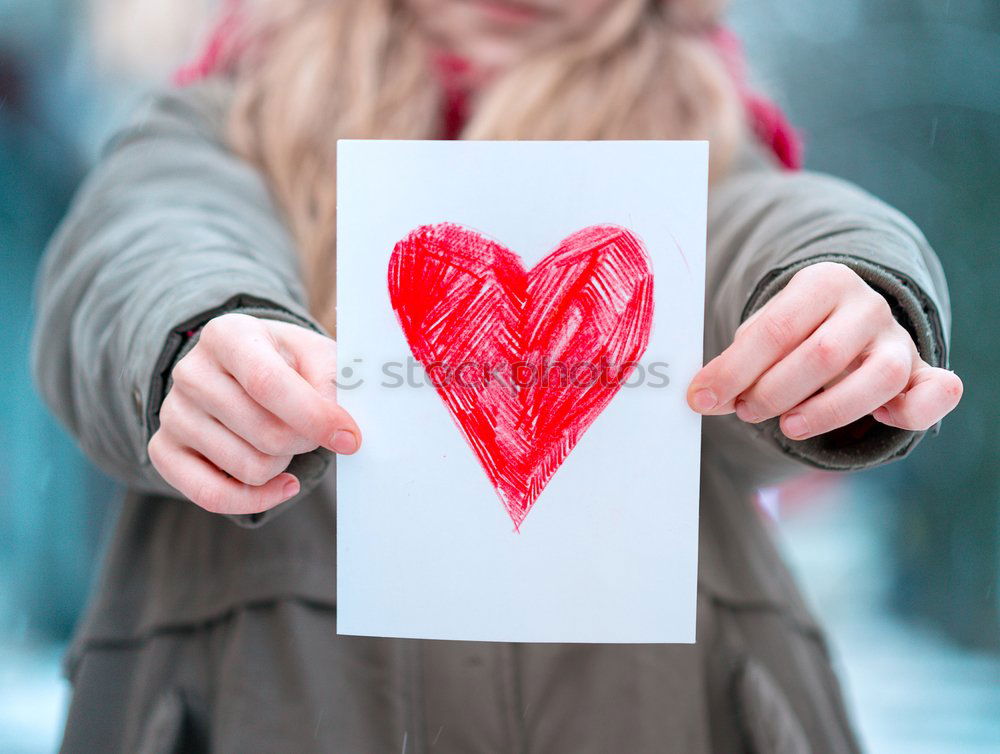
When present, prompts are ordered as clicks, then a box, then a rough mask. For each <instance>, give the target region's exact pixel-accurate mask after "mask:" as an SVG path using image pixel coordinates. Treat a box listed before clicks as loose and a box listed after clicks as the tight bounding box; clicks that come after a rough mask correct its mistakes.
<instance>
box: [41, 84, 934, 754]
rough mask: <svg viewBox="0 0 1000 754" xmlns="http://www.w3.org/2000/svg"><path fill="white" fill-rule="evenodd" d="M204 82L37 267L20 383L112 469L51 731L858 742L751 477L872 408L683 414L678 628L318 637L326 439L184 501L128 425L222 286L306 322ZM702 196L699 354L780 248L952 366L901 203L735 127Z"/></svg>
mask: <svg viewBox="0 0 1000 754" xmlns="http://www.w3.org/2000/svg"><path fill="white" fill-rule="evenodd" d="M227 97H228V90H227V88H226V84H225V83H222V82H209V83H205V84H200V85H197V86H195V87H191V88H188V89H185V90H182V91H176V92H169V93H164V94H161V95H158V96H156V97H153V98H152V99H151V100H150V101H149V102H148V103H147V104H146V105H145V107H143V108H142V109H141V110H140V112H138V113H137V114H136V116H135V117H134V118H133V119H132V121H131V123H130V124H129V125H127V126H126V127H125V128H124V129H123V130H122V131H120V133H118V134H117V136H116V137H115V138H114V139H113V141H112V142H111V143H110V145H109V146H108V149H107V151H106V154H105V155H104V156H103V158H102V160H101V161H100V164H99V165H98V166H97V168H96V169H95V170H94V171H93V173H92V175H91V176H90V178H89V179H88V181H87V182H86V184H85V185H84V186H83V188H82V189H81V190H80V192H79V195H78V197H77V199H76V202H75V204H74V206H73V208H72V210H71V212H70V213H69V216H68V217H67V218H66V220H65V222H64V223H63V224H62V226H61V228H60V229H59V231H58V233H57V235H56V236H55V238H54V239H53V241H52V243H51V246H50V248H49V249H48V252H47V255H46V258H45V261H44V266H43V269H42V272H41V277H40V280H39V286H38V290H37V329H36V332H35V336H34V343H33V369H34V374H35V378H36V381H37V383H38V385H39V387H40V390H41V392H42V394H43V395H44V397H45V399H46V400H47V402H48V404H49V405H50V406H51V408H52V410H53V411H54V412H55V414H56V415H57V416H58V417H59V418H60V420H61V421H62V422H63V423H64V424H65V425H66V426H67V427H68V428H69V430H70V431H71V432H72V433H73V434H74V436H75V437H77V438H78V440H79V443H80V445H81V446H82V448H83V449H84V451H85V452H86V453H87V454H88V455H89V456H90V457H91V458H92V459H93V460H94V461H95V462H96V463H97V464H98V465H99V466H101V467H102V468H104V469H105V470H107V471H108V472H109V473H111V474H112V475H114V476H115V477H117V478H118V479H120V480H121V481H122V482H123V483H124V484H125V485H126V487H127V493H126V497H125V501H124V506H123V509H122V512H121V514H120V517H119V520H118V522H117V527H116V532H115V536H114V538H113V541H112V543H111V546H110V550H109V552H108V555H107V560H106V563H105V565H104V568H103V571H102V577H101V580H100V583H99V585H98V588H97V590H96V593H95V594H94V596H93V599H92V602H91V607H90V610H89V612H88V614H87V616H86V618H85V620H84V621H83V622H82V625H81V626H80V628H79V629H78V632H77V636H76V639H75V642H74V644H73V646H72V649H71V651H70V653H69V656H68V658H67V670H68V674H69V677H70V678H71V680H72V682H73V686H74V695H73V701H72V705H71V708H70V711H69V719H68V724H67V730H66V735H65V741H64V745H63V746H64V750H65V751H67V752H95V751H108V752H111V751H115V752H118V751H121V752H173V751H200V750H212V751H218V752H241V753H246V752H310V751H317V752H325V751H335V752H401V751H402V752H407V753H408V754H413V753H420V752H462V753H463V754H464V753H466V752H469V753H471V752H545V753H546V754H548V753H552V752H572V753H573V754H585V753H588V752H595V753H596V752H630V753H632V754H641V753H643V752H681V753H683V754H699V753H700V752H724V753H726V754H739V753H741V752H757V753H762V752H779V753H783V752H806V751H813V752H853V751H856V748H857V745H856V743H855V740H854V738H853V735H852V732H851V729H850V723H849V721H848V719H847V715H846V714H845V709H844V704H843V702H842V700H841V696H840V692H839V690H838V685H837V681H836V678H835V676H834V673H833V671H832V669H831V663H830V658H829V655H828V651H827V647H826V645H825V643H824V639H823V636H822V633H821V631H820V630H819V628H818V627H817V625H816V623H815V621H814V619H813V617H812V616H811V615H810V613H809V611H808V610H807V608H806V607H805V606H804V604H803V602H802V599H801V598H800V596H799V593H798V591H797V590H796V587H795V586H794V584H793V582H792V580H791V578H790V576H789V574H788V572H787V570H786V568H785V566H784V565H783V564H782V561H781V559H780V558H779V556H778V554H777V552H776V550H775V547H774V545H773V544H772V542H771V541H770V538H769V535H768V533H767V531H766V530H765V528H764V526H763V525H762V523H761V521H760V520H759V518H758V514H757V513H756V511H755V508H754V505H753V503H752V495H753V491H754V489H755V488H756V487H758V486H761V485H766V484H771V483H774V482H776V481H777V480H779V479H782V478H785V477H788V476H789V475H792V474H795V473H798V472H802V471H805V470H807V469H809V468H816V467H818V468H825V469H843V470H850V469H860V468H867V467H871V466H874V465H877V464H881V463H885V462H887V461H890V460H893V459H896V458H900V457H902V456H904V455H906V454H907V453H908V452H909V450H910V449H911V448H912V447H913V446H914V445H915V444H916V443H917V441H918V440H919V439H920V437H921V435H922V433H914V432H906V431H901V430H896V429H891V428H887V427H884V426H881V425H872V423H871V422H870V420H869V422H868V423H867V424H866V423H864V422H862V423H860V424H859V425H858V426H856V427H854V428H853V430H856V431H843V432H835V433H830V434H829V435H826V436H823V437H820V438H817V439H814V440H810V441H806V442H792V441H789V440H787V439H785V438H784V437H783V436H782V435H781V433H780V432H779V431H778V430H777V427H776V423H775V422H774V421H770V422H765V423H764V424H763V425H760V426H750V425H747V424H744V423H742V422H740V421H738V420H737V419H736V418H735V417H733V416H726V417H714V418H709V419H706V420H705V422H704V441H703V463H702V467H703V474H702V497H701V527H700V529H701V534H700V563H699V590H698V628H697V643H695V644H694V645H553V644H504V643H472V642H446V641H414V640H389V639H374V638H358V637H344V636H337V634H336V631H335V613H336V593H335V581H336V580H335V568H336V553H335V546H334V543H335V540H336V538H335V493H334V490H335V485H334V465H333V463H332V462H331V460H332V459H331V457H330V455H329V454H328V453H326V452H325V451H317V452H314V453H310V454H307V455H303V456H298V457H296V458H295V460H294V461H293V465H292V467H291V468H290V470H291V471H292V472H293V473H295V474H296V475H297V476H299V478H300V479H301V481H302V491H301V493H300V494H299V495H298V496H297V498H296V499H294V500H292V501H289V502H287V503H285V504H283V505H281V506H279V507H278V508H276V509H275V510H273V511H271V512H269V513H267V514H263V515H260V516H248V517H236V516H234V517H226V516H219V515H213V514H210V513H207V512H205V511H204V510H202V509H200V508H198V507H197V506H195V505H193V504H192V503H190V502H188V501H186V500H184V499H182V497H181V496H180V495H179V494H178V493H177V492H175V491H174V490H172V489H171V488H170V487H169V486H168V485H167V484H166V483H165V482H164V481H163V480H162V479H161V478H160V477H159V475H158V474H157V472H156V471H155V469H153V467H152V466H151V465H150V462H149V459H148V457H147V454H146V443H147V441H148V440H149V437H150V436H151V433H152V432H153V431H154V430H155V429H156V427H157V421H158V419H157V413H158V407H159V405H160V403H161V401H162V399H163V397H164V395H165V393H166V391H167V390H168V389H169V374H170V369H171V366H172V364H173V363H175V362H176V360H177V359H178V357H179V356H180V355H181V353H182V344H183V336H182V333H184V332H185V331H186V330H188V329H189V328H191V327H194V326H197V325H198V324H201V323H203V322H204V321H206V320H207V319H209V318H211V317H212V316H215V315H217V314H218V313H221V312H225V311H231V310H238V311H243V312H249V313H252V314H256V315H258V316H262V317H274V318H278V319H283V320H287V321H291V322H297V323H300V324H302V325H304V326H308V327H313V328H316V329H318V330H320V331H321V332H322V327H321V326H320V325H319V324H318V323H317V322H316V321H315V320H314V319H313V318H312V317H311V316H310V315H309V314H308V312H307V311H306V309H305V307H304V306H303V301H304V294H303V286H302V283H301V279H300V274H299V271H298V269H297V263H296V255H295V251H294V247H293V244H292V241H291V239H290V237H289V234H288V232H287V230H286V228H285V227H284V226H283V224H282V222H281V220H280V218H279V215H278V213H277V212H276V210H275V208H274V206H273V204H272V201H271V199H270V198H269V195H268V192H267V190H266V188H265V186H264V184H263V182H262V179H261V177H260V176H259V175H258V173H257V172H255V170H254V169H253V168H251V167H250V166H249V165H247V164H246V163H244V162H243V161H241V160H240V159H238V158H237V157H236V156H234V155H233V154H232V153H231V152H230V151H228V150H227V149H226V147H225V146H224V145H223V144H222V143H221V139H220V136H219V125H220V123H221V121H222V116H223V113H224V111H225V107H226V102H227ZM331 180H333V176H331ZM709 205H710V207H709V209H710V214H709V248H708V280H707V299H706V300H707V304H706V318H707V319H706V343H705V347H706V357H711V356H713V355H715V354H717V353H719V352H720V351H721V350H722V349H723V348H724V347H725V346H726V345H727V344H728V343H729V342H730V341H731V339H732V337H733V333H734V331H735V330H736V327H737V326H738V325H739V323H740V322H741V321H742V320H743V319H744V318H745V317H746V316H748V315H749V313H750V312H752V311H753V310H754V309H755V308H757V307H759V306H760V305H761V304H762V303H763V302H764V301H766V300H767V299H768V297H769V296H771V295H773V293H774V292H776V291H777V290H779V289H780V287H781V286H782V285H784V284H785V282H787V280H788V279H789V277H790V276H791V275H792V274H793V273H794V272H795V271H796V270H798V269H799V268H801V267H802V266H804V265H806V264H810V263H812V262H815V261H818V260H822V259H835V260H839V261H842V262H843V263H844V264H847V265H849V266H850V267H852V268H853V269H854V270H855V271H857V272H858V273H859V274H860V275H861V276H862V277H863V278H864V279H865V280H867V281H868V282H869V283H870V284H871V285H872V286H873V287H875V288H876V289H878V290H880V291H881V292H882V293H883V294H884V295H885V296H886V297H887V298H888V299H889V300H890V302H891V303H892V305H893V307H894V311H895V312H896V315H897V317H898V318H899V319H900V321H902V322H903V323H904V324H905V326H906V327H908V328H909V329H910V331H911V332H912V333H913V335H914V337H915V339H916V341H917V344H918V347H919V349H920V352H921V353H922V355H923V356H924V358H925V359H927V360H928V361H929V362H931V363H932V364H936V365H944V364H946V363H947V357H946V347H947V332H948V325H949V323H948V318H949V307H948V294H947V290H946V287H945V282H944V278H943V275H942V273H941V269H940V266H939V264H938V262H937V260H936V258H935V257H934V255H933V253H932V252H931V251H930V249H929V248H928V246H927V244H926V242H925V241H924V239H923V237H922V236H921V234H920V232H919V231H918V230H917V229H916V228H915V227H914V226H913V225H912V224H911V223H910V222H909V221H908V220H906V219H905V218H904V217H902V216H901V215H900V214H899V213H897V212H896V211H894V210H892V209H891V208H889V207H887V206H885V205H884V204H882V203H880V202H879V201H877V200H876V199H874V198H872V197H871V196H869V195H867V194H865V193H863V192H861V191H859V190H858V189H856V188H853V187H851V186H849V185H846V184H844V183H842V182H840V181H837V180H835V179H832V178H829V177H825V176H819V175H815V174H809V173H789V172H783V171H780V170H778V169H777V168H776V167H775V166H774V165H772V164H771V163H770V162H769V161H768V159H767V158H765V156H764V155H763V154H762V153H760V152H757V151H755V150H754V149H752V148H748V149H747V151H746V154H745V155H744V156H743V158H742V159H741V161H740V164H739V165H738V166H737V168H736V169H734V170H733V171H732V173H731V175H729V176H728V177H726V178H725V179H723V180H721V181H719V182H718V183H717V184H716V185H715V186H714V187H713V189H712V190H711V194H710V200H709ZM187 345H188V346H189V345H190V341H189V342H188V343H187ZM371 588H372V589H377V588H378V584H372V585H371Z"/></svg>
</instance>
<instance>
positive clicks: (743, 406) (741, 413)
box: [736, 401, 760, 424]
mask: <svg viewBox="0 0 1000 754" xmlns="http://www.w3.org/2000/svg"><path fill="white" fill-rule="evenodd" d="M736 415H737V416H738V417H739V418H740V419H741V420H743V421H745V422H749V423H750V424H756V423H757V422H759V421H760V417H758V416H757V414H755V413H754V412H753V411H751V410H750V408H749V406H747V402H746V401H736Z"/></svg>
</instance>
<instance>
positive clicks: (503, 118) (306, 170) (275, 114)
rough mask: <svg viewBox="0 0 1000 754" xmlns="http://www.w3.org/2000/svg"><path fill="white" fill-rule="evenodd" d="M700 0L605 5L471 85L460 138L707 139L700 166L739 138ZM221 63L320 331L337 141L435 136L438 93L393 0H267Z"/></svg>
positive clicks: (330, 289)
mask: <svg viewBox="0 0 1000 754" xmlns="http://www.w3.org/2000/svg"><path fill="white" fill-rule="evenodd" d="M720 4H721V3H720V2H712V1H711V0H672V1H670V2H665V3H664V2H662V0H656V1H654V0H620V2H616V3H612V4H611V5H610V6H609V8H608V10H607V11H606V13H605V15H604V17H603V18H602V19H601V21H600V23H598V24H596V25H595V26H594V28H593V29H591V30H590V31H589V32H588V33H587V34H586V35H585V36H583V37H581V38H576V39H573V40H569V41H567V42H566V43H564V44H562V45H560V46H558V47H556V48H552V49H547V50H544V51H542V52H541V53H539V54H536V55H533V56H531V57H530V58H529V59H526V60H524V61H523V62H521V63H519V64H518V65H516V66H514V67H513V68H512V69H510V70H509V71H506V72H504V73H503V74H502V75H501V76H500V77H499V78H498V79H497V80H495V81H494V82H492V83H491V84H490V85H489V87H488V88H487V89H486V90H485V91H483V92H481V93H480V94H479V95H478V97H477V100H476V102H475V106H474V108H473V111H472V113H471V115H470V118H469V120H468V122H467V123H466V124H465V125H464V127H463V129H462V132H461V134H460V138H463V139H670V138H673V139H690V138H699V139H709V140H710V141H711V150H710V152H711V165H710V174H711V176H713V177H715V176H718V175H719V174H721V172H723V171H724V169H725V166H726V164H727V163H728V162H729V160H730V157H731V156H732V154H733V152H734V150H735V148H736V146H737V143H738V141H739V139H740V138H742V133H743V116H742V107H741V104H740V100H739V96H738V93H737V92H736V91H735V87H734V85H733V83H732V81H731V79H730V77H729V76H728V75H727V73H726V71H725V69H724V66H723V64H722V62H721V59H720V58H719V56H718V55H717V54H716V53H715V51H714V50H713V49H712V47H711V44H710V43H709V42H708V41H707V40H706V39H705V37H704V35H702V34H698V33H692V32H697V31H698V30H700V29H702V28H704V27H705V26H707V25H711V24H712V23H713V22H714V21H716V20H717V16H718V13H719V5H720ZM257 19H258V20H257V24H258V25H257V27H256V28H255V31H254V36H255V38H256V39H257V40H259V44H257V45H255V46H252V47H250V48H248V49H247V50H246V53H245V54H243V55H242V56H241V61H240V63H239V65H238V66H237V67H236V70H235V77H236V91H235V98H234V101H233V105H232V108H231V111H230V119H229V124H228V137H229V140H230V143H231V145H232V146H233V148H234V149H235V150H236V151H237V152H238V153H239V154H241V155H243V156H244V157H245V158H247V159H248V160H250V161H251V162H253V163H255V164H256V165H257V166H258V167H260V169H261V170H262V171H263V172H264V175H265V176H266V178H267V181H268V183H269V186H270V189H271V191H272V193H273V194H274V197H275V199H276V201H277V203H278V204H279V206H280V207H281V208H282V210H283V211H284V213H285V214H286V216H287V221H288V223H289V225H290V227H291V230H292V233H293V235H294V237H295V239H296V242H297V244H298V247H299V252H300V258H301V262H302V273H303V278H304V281H305V285H306V290H307V292H308V295H309V307H310V310H311V311H312V313H313V314H314V316H316V317H317V318H318V319H319V320H320V321H321V322H322V323H323V325H324V326H325V327H326V328H327V329H328V330H329V331H330V332H331V333H333V332H334V331H335V325H336V318H335V301H334V296H335V269H336V265H335V254H336V180H335V176H336V143H337V139H340V138H372V139H379V138H382V139H386V138H394V139H426V138H440V136H441V134H442V130H443V127H444V124H443V110H444V101H443V97H444V93H443V92H442V89H441V84H440V83H439V77H438V76H437V75H436V73H435V70H434V68H433V63H432V58H431V51H430V50H429V49H428V46H427V42H426V41H425V38H424V35H423V34H422V33H421V32H420V30H419V29H418V28H417V26H416V23H417V22H416V19H414V18H413V17H412V14H411V13H410V12H408V10H407V8H406V2H405V1H404V0H294V2H292V1H291V0H278V2H276V3H272V4H269V5H264V6H262V8H261V9H260V12H259V14H258V15H257Z"/></svg>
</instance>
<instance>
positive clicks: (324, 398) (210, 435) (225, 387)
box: [148, 314, 361, 513]
mask: <svg viewBox="0 0 1000 754" xmlns="http://www.w3.org/2000/svg"><path fill="white" fill-rule="evenodd" d="M336 370H337V361H336V346H335V344H334V342H333V341H332V340H330V339H329V338H327V337H324V336H322V335H320V334H318V333H315V332H312V331H311V330H308V329H306V328H304V327H299V326H298V325H292V324H288V323H286V322H278V321H275V320H269V319H258V318H256V317H251V316H248V315H245V314H224V315H222V316H219V317H216V318H215V319H213V320H211V321H209V322H208V323H207V324H206V325H205V326H204V327H203V328H202V331H201V335H200V337H199V339H198V342H197V343H196V344H195V345H194V347H193V348H192V349H191V350H190V351H189V352H188V353H187V354H186V355H185V356H184V358H182V359H181V360H180V361H178V362H177V364H176V365H175V366H174V369H173V386H172V387H171V388H170V391H169V392H168V393H167V397H166V398H165V399H164V401H163V406H162V407H161V408H160V428H159V429H158V430H157V431H156V433H155V434H154V435H153V437H152V438H151V439H150V441H149V448H148V450H149V457H150V459H151V460H152V462H153V466H155V467H156V469H157V471H159V472H160V475H161V476H162V477H163V478H164V479H165V480H166V481H167V482H168V483H170V484H171V485H172V486H174V487H175V488H176V489H177V490H178V491H180V492H181V493H183V494H184V495H186V496H187V497H188V498H190V499H191V500H192V501H194V502H195V503H197V504H198V505H200V506H201V507H202V508H205V509H206V510H209V511H212V512H213V513H258V512H260V511H265V510H268V509H269V508H273V507H274V506H276V505H277V504H278V503H281V502H283V501H285V500H287V499H288V498H290V497H292V496H294V495H295V494H297V493H298V491H299V481H298V480H297V479H296V478H295V477H294V476H293V475H291V474H288V473H284V470H285V469H286V468H287V467H288V464H289V462H290V461H291V460H292V456H293V455H297V454H299V453H307V452H309V451H312V450H315V449H316V448H317V447H319V446H320V445H322V446H323V447H326V448H329V449H330V450H333V451H335V452H337V453H353V452H354V451H356V450H357V449H358V445H359V443H360V441H361V432H360V430H359V429H358V425H357V424H355V423H354V420H353V419H352V418H351V417H350V416H349V415H348V413H347V412H346V411H344V409H342V408H340V407H339V406H338V405H337V403H336V401H335V385H334V378H335V376H336V373H337V372H336Z"/></svg>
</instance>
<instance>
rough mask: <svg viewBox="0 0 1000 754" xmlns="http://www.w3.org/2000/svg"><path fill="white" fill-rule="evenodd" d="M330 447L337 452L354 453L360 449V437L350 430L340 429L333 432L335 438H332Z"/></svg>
mask: <svg viewBox="0 0 1000 754" xmlns="http://www.w3.org/2000/svg"><path fill="white" fill-rule="evenodd" d="M330 447H331V448H333V449H334V450H335V451H336V452H337V453H353V452H354V451H356V450H357V449H358V438H356V437H355V436H354V433H353V432H348V431H347V430H346V429H338V430H337V431H336V432H334V433H333V439H331V440H330Z"/></svg>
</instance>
